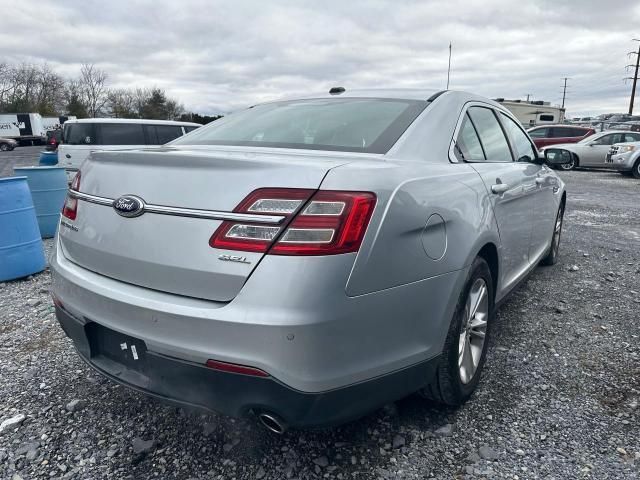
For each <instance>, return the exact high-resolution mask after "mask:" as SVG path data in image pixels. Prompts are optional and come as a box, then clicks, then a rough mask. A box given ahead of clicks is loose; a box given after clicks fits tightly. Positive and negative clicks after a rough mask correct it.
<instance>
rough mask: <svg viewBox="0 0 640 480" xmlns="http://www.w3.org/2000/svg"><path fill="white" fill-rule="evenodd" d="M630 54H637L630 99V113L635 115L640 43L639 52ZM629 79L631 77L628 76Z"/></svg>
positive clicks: (630, 53)
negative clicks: (634, 104)
mask: <svg viewBox="0 0 640 480" xmlns="http://www.w3.org/2000/svg"><path fill="white" fill-rule="evenodd" d="M633 41H634V42H640V40H639V39H637V38H634V39H633ZM629 55H635V56H636V71H635V73H634V75H633V85H632V86H631V99H630V100H629V115H633V102H634V100H635V98H636V83H638V66H640V45H638V51H637V52H629ZM632 66H633V65H627V67H632ZM628 79H630V78H629V77H628Z"/></svg>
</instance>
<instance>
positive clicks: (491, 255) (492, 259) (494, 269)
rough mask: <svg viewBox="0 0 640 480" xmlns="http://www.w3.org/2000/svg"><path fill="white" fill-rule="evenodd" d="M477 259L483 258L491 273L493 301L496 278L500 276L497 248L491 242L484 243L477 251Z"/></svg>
mask: <svg viewBox="0 0 640 480" xmlns="http://www.w3.org/2000/svg"><path fill="white" fill-rule="evenodd" d="M476 256H477V257H481V258H483V259H484V260H485V261H486V262H487V264H488V265H489V271H490V272H491V283H492V284H493V296H494V299H495V297H496V295H497V291H498V278H499V275H500V257H499V256H498V247H496V245H495V244H494V243H493V242H487V243H485V244H484V245H483V246H482V248H480V250H479V251H478V254H477V255H476Z"/></svg>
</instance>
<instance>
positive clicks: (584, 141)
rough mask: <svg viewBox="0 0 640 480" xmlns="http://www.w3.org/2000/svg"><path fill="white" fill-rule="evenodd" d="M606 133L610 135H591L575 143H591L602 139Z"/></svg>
mask: <svg viewBox="0 0 640 480" xmlns="http://www.w3.org/2000/svg"><path fill="white" fill-rule="evenodd" d="M607 133H611V132H602V133H594V134H593V135H589V136H588V137H584V138H583V139H582V140H580V141H579V142H577V143H591V142H593V141H594V140H597V139H599V138H600V137H604V136H605V135H606V134H607Z"/></svg>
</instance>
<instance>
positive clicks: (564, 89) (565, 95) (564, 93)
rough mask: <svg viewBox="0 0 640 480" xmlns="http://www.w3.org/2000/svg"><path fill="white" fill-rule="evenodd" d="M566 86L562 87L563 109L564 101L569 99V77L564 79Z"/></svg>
mask: <svg viewBox="0 0 640 480" xmlns="http://www.w3.org/2000/svg"><path fill="white" fill-rule="evenodd" d="M563 80H564V86H563V87H562V108H564V100H565V98H567V80H569V77H563Z"/></svg>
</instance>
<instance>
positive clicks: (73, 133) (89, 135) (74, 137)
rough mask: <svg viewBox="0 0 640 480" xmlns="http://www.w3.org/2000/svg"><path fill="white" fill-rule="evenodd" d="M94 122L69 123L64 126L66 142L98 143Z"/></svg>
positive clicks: (80, 143)
mask: <svg viewBox="0 0 640 480" xmlns="http://www.w3.org/2000/svg"><path fill="white" fill-rule="evenodd" d="M94 127H95V125H94V124H93V123H67V124H65V126H64V143H67V144H69V145H96V144H97V143H98V142H97V140H96V135H95V128H94Z"/></svg>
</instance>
